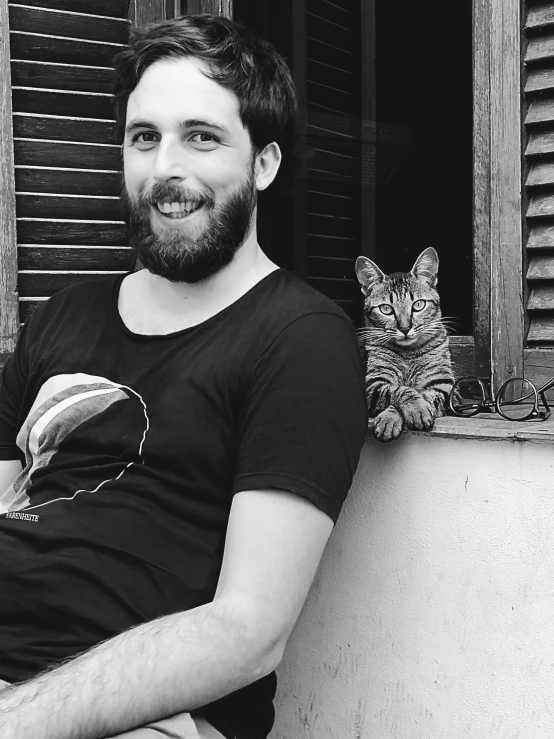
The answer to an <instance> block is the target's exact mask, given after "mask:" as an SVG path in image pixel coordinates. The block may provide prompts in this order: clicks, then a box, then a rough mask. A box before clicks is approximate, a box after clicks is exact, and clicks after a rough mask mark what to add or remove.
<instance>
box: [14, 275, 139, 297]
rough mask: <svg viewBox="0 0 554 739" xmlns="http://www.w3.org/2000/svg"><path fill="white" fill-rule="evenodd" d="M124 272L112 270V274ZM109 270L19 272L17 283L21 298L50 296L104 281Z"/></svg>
mask: <svg viewBox="0 0 554 739" xmlns="http://www.w3.org/2000/svg"><path fill="white" fill-rule="evenodd" d="M123 271H125V270H113V272H112V274H117V272H123ZM110 272H111V270H109V271H105V272H96V273H94V272H38V271H37V272H23V271H20V272H19V280H18V283H17V286H18V289H19V294H20V295H21V297H27V296H29V297H34V296H35V295H41V296H42V295H45V296H50V295H54V293H56V292H58V291H59V290H63V289H64V288H65V287H70V286H71V285H78V284H79V283H82V282H90V281H91V280H104V279H105V278H106V277H107V276H109V274H110Z"/></svg>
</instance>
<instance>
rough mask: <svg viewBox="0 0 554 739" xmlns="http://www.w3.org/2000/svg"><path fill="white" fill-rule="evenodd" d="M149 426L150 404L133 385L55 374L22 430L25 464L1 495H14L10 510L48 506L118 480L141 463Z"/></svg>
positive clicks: (19, 442) (6, 497)
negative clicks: (9, 486) (132, 387)
mask: <svg viewBox="0 0 554 739" xmlns="http://www.w3.org/2000/svg"><path fill="white" fill-rule="evenodd" d="M148 428H149V420H148V414H147V409H146V405H145V403H144V401H143V399H142V398H141V396H140V395H139V394H138V393H136V392H135V391H134V390H132V389H131V388H129V387H127V386H125V385H120V384H118V383H115V382H112V381H111V380H107V379H106V378H104V377H96V376H94V375H86V374H82V373H76V374H67V375H56V376H54V377H51V378H50V379H49V380H47V381H46V382H45V383H44V384H43V385H42V387H41V389H40V391H39V392H38V394H37V397H36V399H35V402H34V403H33V406H32V407H31V410H30V411H29V414H28V416H27V418H26V419H25V422H24V423H23V425H22V426H21V429H20V431H19V433H18V435H17V446H18V447H19V449H21V451H22V452H23V454H24V455H25V463H26V464H25V468H24V469H23V470H22V471H21V473H20V474H19V475H18V476H17V478H16V479H15V481H14V483H13V485H12V486H11V489H8V490H7V491H6V492H5V494H4V495H2V498H3V499H4V500H11V501H12V502H11V504H10V505H9V508H8V511H9V512H12V511H21V510H22V509H25V510H34V509H37V508H38V509H40V508H44V506H47V505H50V504H51V503H54V502H57V501H60V500H68V499H69V500H71V499H73V498H75V496H76V495H78V494H83V493H89V494H93V493H96V492H97V491H99V490H100V489H101V488H103V487H104V486H105V485H106V484H107V483H109V482H115V481H116V480H119V479H120V478H121V476H122V475H123V474H124V473H125V472H126V470H128V469H129V468H130V467H131V466H132V465H135V464H142V462H143V459H142V448H143V445H144V440H145V438H146V434H147V432H148ZM50 473H55V477H54V478H52V477H50ZM52 479H55V480H56V482H57V484H56V488H55V489H52V484H51V480H52ZM49 483H50V484H49ZM8 515H9V514H8Z"/></svg>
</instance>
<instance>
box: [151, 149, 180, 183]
mask: <svg viewBox="0 0 554 739" xmlns="http://www.w3.org/2000/svg"><path fill="white" fill-rule="evenodd" d="M152 174H153V177H154V179H155V180H157V181H158V182H167V180H172V179H177V180H184V179H185V177H186V176H187V174H188V171H187V163H186V155H185V152H184V150H183V147H182V146H181V144H180V142H179V141H176V140H174V139H166V140H165V141H164V140H163V139H162V141H161V142H160V145H159V146H158V149H157V151H156V158H155V160H154V171H153V173H152Z"/></svg>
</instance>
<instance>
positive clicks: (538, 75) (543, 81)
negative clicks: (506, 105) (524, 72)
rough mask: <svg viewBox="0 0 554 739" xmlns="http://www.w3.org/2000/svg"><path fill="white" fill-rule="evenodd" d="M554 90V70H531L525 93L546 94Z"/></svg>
mask: <svg viewBox="0 0 554 739" xmlns="http://www.w3.org/2000/svg"><path fill="white" fill-rule="evenodd" d="M553 88H554V69H531V70H530V71H529V74H528V76H527V80H526V82H525V92H544V91H545V90H552V89H553Z"/></svg>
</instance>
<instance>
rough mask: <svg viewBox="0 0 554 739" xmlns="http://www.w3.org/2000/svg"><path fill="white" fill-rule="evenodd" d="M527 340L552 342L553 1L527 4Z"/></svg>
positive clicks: (553, 259)
mask: <svg viewBox="0 0 554 739" xmlns="http://www.w3.org/2000/svg"><path fill="white" fill-rule="evenodd" d="M527 5H528V6H529V7H528V12H527V16H526V21H525V29H526V32H527V37H528V43H527V49H526V53H525V63H526V80H525V97H526V118H525V123H526V128H527V134H528V138H527V145H526V149H525V158H526V163H527V175H526V181H525V185H526V190H527V196H528V205H527V212H526V221H527V228H528V233H527V243H526V247H527V261H528V267H527V273H526V278H527V287H528V300H527V313H528V324H529V328H528V334H527V340H528V342H529V343H530V344H533V345H535V346H536V345H539V346H540V345H552V344H553V343H554V2H548V3H541V4H539V5H536V4H531V3H527Z"/></svg>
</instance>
